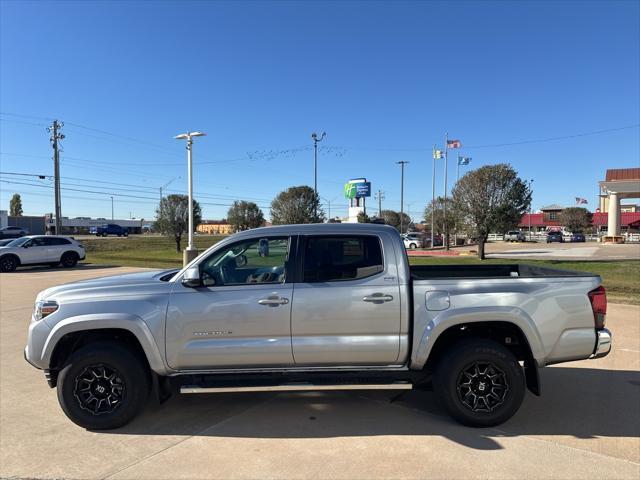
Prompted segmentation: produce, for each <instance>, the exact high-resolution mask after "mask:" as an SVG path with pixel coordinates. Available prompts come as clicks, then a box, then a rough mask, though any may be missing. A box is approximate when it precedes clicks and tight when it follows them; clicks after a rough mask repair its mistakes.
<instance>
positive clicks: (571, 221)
mask: <svg viewBox="0 0 640 480" xmlns="http://www.w3.org/2000/svg"><path fill="white" fill-rule="evenodd" d="M592 218H593V215H592V214H591V212H590V211H589V210H587V209H586V208H583V207H569V208H565V209H564V210H563V211H562V213H561V214H560V223H561V224H562V225H564V227H565V228H567V229H569V231H570V232H571V233H582V232H584V231H585V230H587V229H588V228H589V227H591V224H592Z"/></svg>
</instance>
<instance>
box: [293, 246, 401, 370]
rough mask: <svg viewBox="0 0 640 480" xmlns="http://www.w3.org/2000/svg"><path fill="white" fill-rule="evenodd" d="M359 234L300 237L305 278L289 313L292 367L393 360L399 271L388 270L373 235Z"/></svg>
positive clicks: (397, 327) (397, 340)
mask: <svg viewBox="0 0 640 480" xmlns="http://www.w3.org/2000/svg"><path fill="white" fill-rule="evenodd" d="M361 237H362V236H354V235H350V236H341V238H338V236H333V237H321V236H318V237H315V238H317V240H316V239H314V237H311V236H310V237H308V238H307V239H306V240H304V241H303V247H302V250H303V251H304V253H303V255H304V257H305V258H304V260H303V264H304V265H303V276H302V279H301V280H303V281H302V282H300V283H296V284H295V287H294V288H295V301H294V302H293V308H292V312H291V333H292V343H293V355H294V360H295V362H296V365H333V366H339V365H344V366H348V365H391V364H394V363H396V362H397V360H398V355H399V349H400V328H401V325H400V287H399V284H398V278H397V271H393V272H391V271H390V269H391V267H390V266H389V264H388V263H389V262H385V261H384V260H383V258H382V253H381V252H382V245H381V244H380V240H379V239H378V238H377V237H371V238H369V239H366V240H365V241H362V238H361ZM325 238H327V239H328V240H327V241H325V240H323V239H325ZM376 249H377V251H376V252H374V253H372V252H371V251H369V252H367V250H376ZM310 254H313V257H314V258H313V260H309V256H310ZM349 277H351V278H353V277H361V278H355V279H353V280H348V279H346V278H349ZM338 278H340V279H339V280H330V279H338ZM305 280H306V281H305ZM327 280H328V281H327Z"/></svg>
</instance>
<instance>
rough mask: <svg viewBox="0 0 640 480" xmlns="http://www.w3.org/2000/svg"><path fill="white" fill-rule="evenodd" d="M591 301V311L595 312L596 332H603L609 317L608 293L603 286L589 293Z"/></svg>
mask: <svg viewBox="0 0 640 480" xmlns="http://www.w3.org/2000/svg"><path fill="white" fill-rule="evenodd" d="M589 301H590V302H591V310H593V321H594V323H595V325H596V330H602V329H603V328H604V320H605V316H606V315H607V292H606V291H605V289H604V287H603V286H602V285H600V286H599V287H598V288H596V289H593V290H591V291H590V292H589Z"/></svg>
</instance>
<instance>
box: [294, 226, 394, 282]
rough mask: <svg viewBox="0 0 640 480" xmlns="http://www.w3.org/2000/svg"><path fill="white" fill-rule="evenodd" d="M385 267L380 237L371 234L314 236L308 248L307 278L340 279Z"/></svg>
mask: <svg viewBox="0 0 640 480" xmlns="http://www.w3.org/2000/svg"><path fill="white" fill-rule="evenodd" d="M383 270H384V262H383V259H382V248H381V245H380V239H379V238H378V237H375V236H371V235H353V236H346V235H345V236H343V235H340V236H310V237H307V239H306V245H305V248H304V268H303V281H304V282H305V283H316V282H336V281H341V280H357V279H361V278H367V277H371V276H373V275H376V274H378V273H380V272H382V271H383Z"/></svg>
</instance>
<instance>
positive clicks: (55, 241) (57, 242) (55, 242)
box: [47, 237, 71, 245]
mask: <svg viewBox="0 0 640 480" xmlns="http://www.w3.org/2000/svg"><path fill="white" fill-rule="evenodd" d="M47 240H48V245H69V244H70V243H71V242H70V241H69V240H67V239H66V238H58V237H50V238H48V239H47Z"/></svg>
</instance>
